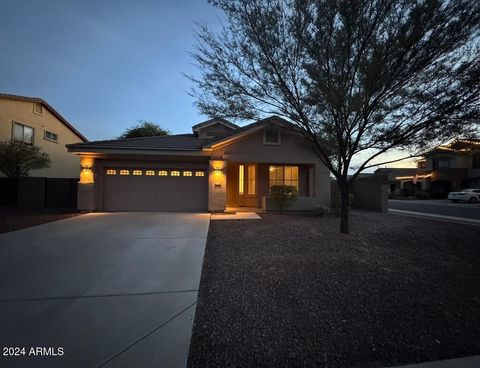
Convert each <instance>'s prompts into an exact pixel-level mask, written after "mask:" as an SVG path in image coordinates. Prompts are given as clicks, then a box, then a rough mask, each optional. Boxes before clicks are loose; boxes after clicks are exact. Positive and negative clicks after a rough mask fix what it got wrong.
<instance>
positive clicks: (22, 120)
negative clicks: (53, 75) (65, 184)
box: [0, 94, 87, 178]
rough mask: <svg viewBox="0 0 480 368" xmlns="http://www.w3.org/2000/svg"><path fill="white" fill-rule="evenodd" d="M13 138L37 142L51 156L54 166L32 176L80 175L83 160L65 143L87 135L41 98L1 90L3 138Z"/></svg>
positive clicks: (29, 142) (35, 172)
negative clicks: (71, 151)
mask: <svg viewBox="0 0 480 368" xmlns="http://www.w3.org/2000/svg"><path fill="white" fill-rule="evenodd" d="M11 139H15V140H18V141H22V142H24V143H26V144H34V145H35V146H38V147H40V148H41V149H42V150H43V151H44V152H46V153H48V155H49V156H50V160H51V165H50V168H48V169H41V170H33V171H32V172H31V173H30V176H33V177H47V178H78V171H79V166H80V160H79V158H78V157H77V156H75V155H72V154H71V153H68V151H67V149H66V148H65V145H66V144H73V143H83V142H87V139H86V138H85V137H84V136H83V135H82V134H81V133H80V132H79V131H78V130H76V129H75V128H74V127H73V126H72V125H71V124H70V123H69V122H68V121H67V120H66V119H65V118H64V117H63V116H61V115H60V114H59V113H58V112H57V111H56V110H55V109H54V108H53V107H52V106H50V105H49V104H48V103H47V102H46V101H44V100H42V99H41V98H37V97H25V96H16V95H10V94H0V141H9V140H11ZM0 175H1V174H0Z"/></svg>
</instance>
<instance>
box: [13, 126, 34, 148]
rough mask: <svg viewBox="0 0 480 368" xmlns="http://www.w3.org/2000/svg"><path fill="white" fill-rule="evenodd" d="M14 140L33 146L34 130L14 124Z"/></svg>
mask: <svg viewBox="0 0 480 368" xmlns="http://www.w3.org/2000/svg"><path fill="white" fill-rule="evenodd" d="M13 139H14V140H16V141H19V142H23V143H27V144H33V128H30V127H28V126H26V125H23V124H19V123H14V124H13Z"/></svg>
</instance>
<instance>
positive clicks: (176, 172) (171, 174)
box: [170, 171, 180, 176]
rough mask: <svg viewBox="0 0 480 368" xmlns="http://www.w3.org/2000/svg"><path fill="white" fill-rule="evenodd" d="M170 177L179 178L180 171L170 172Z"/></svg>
mask: <svg viewBox="0 0 480 368" xmlns="http://www.w3.org/2000/svg"><path fill="white" fill-rule="evenodd" d="M170 176H180V171H171V172H170Z"/></svg>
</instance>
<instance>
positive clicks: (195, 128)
mask: <svg viewBox="0 0 480 368" xmlns="http://www.w3.org/2000/svg"><path fill="white" fill-rule="evenodd" d="M213 124H222V125H224V126H226V127H227V128H230V129H232V130H236V129H238V128H240V127H239V126H238V125H237V124H233V123H231V122H229V121H228V120H225V119H222V118H213V119H209V120H206V121H202V122H201V123H198V124H195V125H194V126H192V131H193V132H194V133H196V132H198V131H199V130H200V129H202V128H206V127H208V126H210V125H213Z"/></svg>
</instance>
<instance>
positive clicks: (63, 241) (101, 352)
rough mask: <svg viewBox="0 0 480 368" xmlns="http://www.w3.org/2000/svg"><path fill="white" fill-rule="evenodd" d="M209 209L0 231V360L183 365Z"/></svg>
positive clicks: (92, 217) (91, 217)
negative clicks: (203, 211) (1, 233)
mask: <svg viewBox="0 0 480 368" xmlns="http://www.w3.org/2000/svg"><path fill="white" fill-rule="evenodd" d="M209 217H210V216H209V215H208V214H181V213H109V214H106V213H98V214H87V215H83V216H79V217H75V218H72V219H67V220H62V221H58V222H53V223H49V224H46V225H41V226H35V227H32V228H29V229H24V230H20V231H15V232H12V233H6V234H3V235H0V346H1V347H2V355H1V356H0V366H1V367H39V366H48V367H183V366H185V364H186V359H187V355H188V347H189V342H190V335H191V330H192V324H193V318H194V313H195V307H196V300H197V290H198V287H199V282H200V274H201V268H202V261H203V254H204V251H205V243H206V237H207V232H208V226H209V221H210V220H209ZM5 347H12V348H15V347H19V348H23V347H24V348H25V352H24V353H23V354H24V355H23V354H22V352H21V350H20V351H19V352H20V356H16V357H15V356H14V357H11V356H9V357H6V356H4V353H5V352H6V351H4V348H5ZM32 347H33V348H37V347H39V348H45V349H43V350H42V351H40V350H35V349H34V350H33V352H35V354H32V350H31V348H32ZM49 348H50V349H49ZM14 350H15V349H14ZM14 350H10V351H7V353H8V354H10V353H14V352H15V351H14ZM61 350H63V355H61ZM17 352H18V349H17ZM52 353H56V354H57V356H51V355H52ZM45 355H50V356H45Z"/></svg>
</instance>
